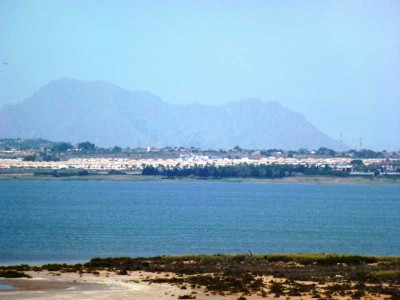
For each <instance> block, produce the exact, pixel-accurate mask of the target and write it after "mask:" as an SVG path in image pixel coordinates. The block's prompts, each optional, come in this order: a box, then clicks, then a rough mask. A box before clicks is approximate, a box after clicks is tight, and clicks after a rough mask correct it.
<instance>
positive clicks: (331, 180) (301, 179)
mask: <svg viewBox="0 0 400 300" xmlns="http://www.w3.org/2000/svg"><path fill="white" fill-rule="evenodd" d="M5 180H16V181H29V180H33V181H132V182H149V181H150V182H153V181H159V182H230V183H261V184H263V183H268V184H274V183H280V184H282V183H287V184H292V183H295V184H297V183H298V184H329V185H335V184H337V185H400V178H396V177H394V178H388V177H361V176H357V177H333V176H290V177H283V178H274V179H270V178H239V177H231V178H212V177H208V178H207V177H206V178H201V177H174V178H169V177H163V176H144V175H87V176H68V177H52V176H36V175H34V174H30V173H24V174H0V181H5Z"/></svg>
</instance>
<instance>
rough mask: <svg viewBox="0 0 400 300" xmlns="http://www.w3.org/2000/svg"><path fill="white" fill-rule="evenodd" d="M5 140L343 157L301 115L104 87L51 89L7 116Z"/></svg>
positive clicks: (1, 115)
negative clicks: (322, 150)
mask: <svg viewBox="0 0 400 300" xmlns="http://www.w3.org/2000/svg"><path fill="white" fill-rule="evenodd" d="M0 138H45V139H49V140H58V141H60V140H61V141H69V142H71V143H78V142H82V141H91V142H94V143H95V144H96V145H99V146H104V147H111V146H114V145H119V146H129V147H136V146H155V147H163V146H166V145H168V146H184V147H192V146H193V147H201V148H216V149H220V148H232V147H234V146H240V147H242V148H248V149H250V148H251V149H271V148H280V149H284V150H289V149H299V148H308V149H317V148H319V147H328V148H332V149H339V148H340V142H339V141H337V140H334V139H332V138H330V137H329V136H327V135H326V134H324V133H323V132H321V131H320V130H318V129H317V128H316V127H315V126H313V125H312V124H311V123H310V122H309V121H307V119H306V118H305V117H304V116H303V115H301V114H300V113H297V112H294V111H292V110H290V109H288V108H286V107H284V106H282V105H281V104H280V103H279V102H264V101H262V100H260V99H257V98H249V99H245V100H241V101H233V102H228V103H225V104H222V105H205V104H200V103H191V104H185V105H180V104H171V103H168V102H165V101H163V100H161V99H160V98H159V97H157V96H155V95H153V94H152V93H150V92H146V91H129V90H126V89H123V88H120V87H118V86H115V85H113V84H110V83H107V82H103V81H79V80H74V79H68V78H64V79H61V80H56V81H51V82H49V83H48V84H47V85H45V86H44V87H42V88H41V89H40V90H38V91H37V92H35V93H34V94H33V95H32V96H31V97H30V98H28V99H26V100H25V101H23V102H21V103H19V104H15V105H6V106H4V107H3V108H2V110H1V111H0Z"/></svg>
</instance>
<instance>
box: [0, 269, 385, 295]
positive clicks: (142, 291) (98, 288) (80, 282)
mask: <svg viewBox="0 0 400 300" xmlns="http://www.w3.org/2000/svg"><path fill="white" fill-rule="evenodd" d="M26 274H29V275H30V276H32V278H29V279H26V278H18V279H5V278H3V279H0V284H11V285H12V286H14V288H15V289H14V290H0V299H2V300H16V299H36V300H37V299H43V300H50V299H66V300H73V299H74V300H77V299H111V300H114V299H115V300H116V299H144V300H146V299H199V300H206V299H208V300H210V299H211V300H214V299H249V300H250V299H251V300H257V299H293V300H300V299H303V300H311V299H313V298H316V297H315V295H312V294H311V293H302V294H301V296H291V297H287V296H278V297H277V296H275V295H274V294H273V293H269V292H267V293H266V294H263V295H262V294H260V293H257V294H256V293H253V294H251V295H242V294H225V295H220V294H217V293H215V292H209V291H207V290H206V288H205V287H199V286H196V287H195V288H193V287H190V286H188V285H185V288H184V289H183V288H182V286H178V285H172V284H168V283H154V282H151V281H152V280H154V279H160V278H171V277H172V276H175V274H173V273H152V272H144V271H133V272H129V273H128V275H116V274H115V273H113V272H107V271H101V272H99V274H98V275H95V274H87V273H84V274H79V273H60V272H49V271H39V272H33V271H28V272H26ZM262 279H263V281H264V282H265V283H266V284H270V283H271V281H272V280H274V281H276V282H284V280H285V279H283V278H281V279H280V278H274V277H272V276H263V277H262ZM301 283H302V284H315V285H316V286H317V288H318V287H323V286H324V284H322V285H321V284H318V282H311V281H308V282H304V281H302V282H301ZM240 297H244V298H240ZM348 298H349V297H348V296H347V297H345V296H334V297H332V299H348ZM362 298H363V299H386V298H387V295H378V294H375V295H371V294H367V295H365V297H362ZM388 299H390V298H388Z"/></svg>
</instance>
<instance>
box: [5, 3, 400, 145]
mask: <svg viewBox="0 0 400 300" xmlns="http://www.w3.org/2000/svg"><path fill="white" fill-rule="evenodd" d="M62 77H69V78H74V79H80V80H104V81H108V82H111V83H114V84H116V85H119V86H121V87H123V88H127V89H130V90H147V91H150V92H152V93H154V94H155V95H157V96H159V97H160V98H162V99H163V100H165V101H168V102H171V103H181V104H185V103H190V102H201V103H205V104H221V103H225V102H228V101H235V100H241V99H245V98H249V97H258V98H261V99H263V100H264V101H279V102H280V103H281V104H282V105H284V106H286V107H288V108H290V109H293V110H295V111H297V112H300V113H302V114H304V115H305V116H306V118H307V119H308V120H310V121H311V122H312V123H313V124H314V125H315V126H316V127H317V128H319V129H320V130H322V131H324V132H325V133H327V134H328V135H330V136H331V137H333V138H335V139H340V134H342V136H343V141H344V142H345V143H347V144H348V145H349V146H350V147H352V148H358V147H360V139H361V141H362V145H361V146H362V147H363V148H372V149H377V150H384V149H386V150H400V1H398V0H394V1H385V0H382V1H378V0H376V1H368V0H365V1H340V0H336V1H284V0H280V1H251V0H246V1H244V0H243V1H217V0H214V1H206V0H202V1H200V0H199V1H155V0H153V1H100V0H98V1H94V0H92V1H90V0H87V1H74V0H68V1H34V0H32V1H7V0H0V107H1V106H3V105H5V104H6V103H19V102H22V101H23V100H24V99H26V98H28V97H29V96H31V95H32V93H33V92H34V91H36V90H38V89H40V88H41V87H42V86H44V85H45V84H46V83H48V82H49V81H50V80H57V79H60V78H62ZM0 130H1V129H0Z"/></svg>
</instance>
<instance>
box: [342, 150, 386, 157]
mask: <svg viewBox="0 0 400 300" xmlns="http://www.w3.org/2000/svg"><path fill="white" fill-rule="evenodd" d="M348 153H350V154H352V155H353V157H359V158H382V157H384V156H383V153H382V152H375V151H373V150H368V149H362V150H360V151H357V150H354V149H352V150H349V151H348Z"/></svg>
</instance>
